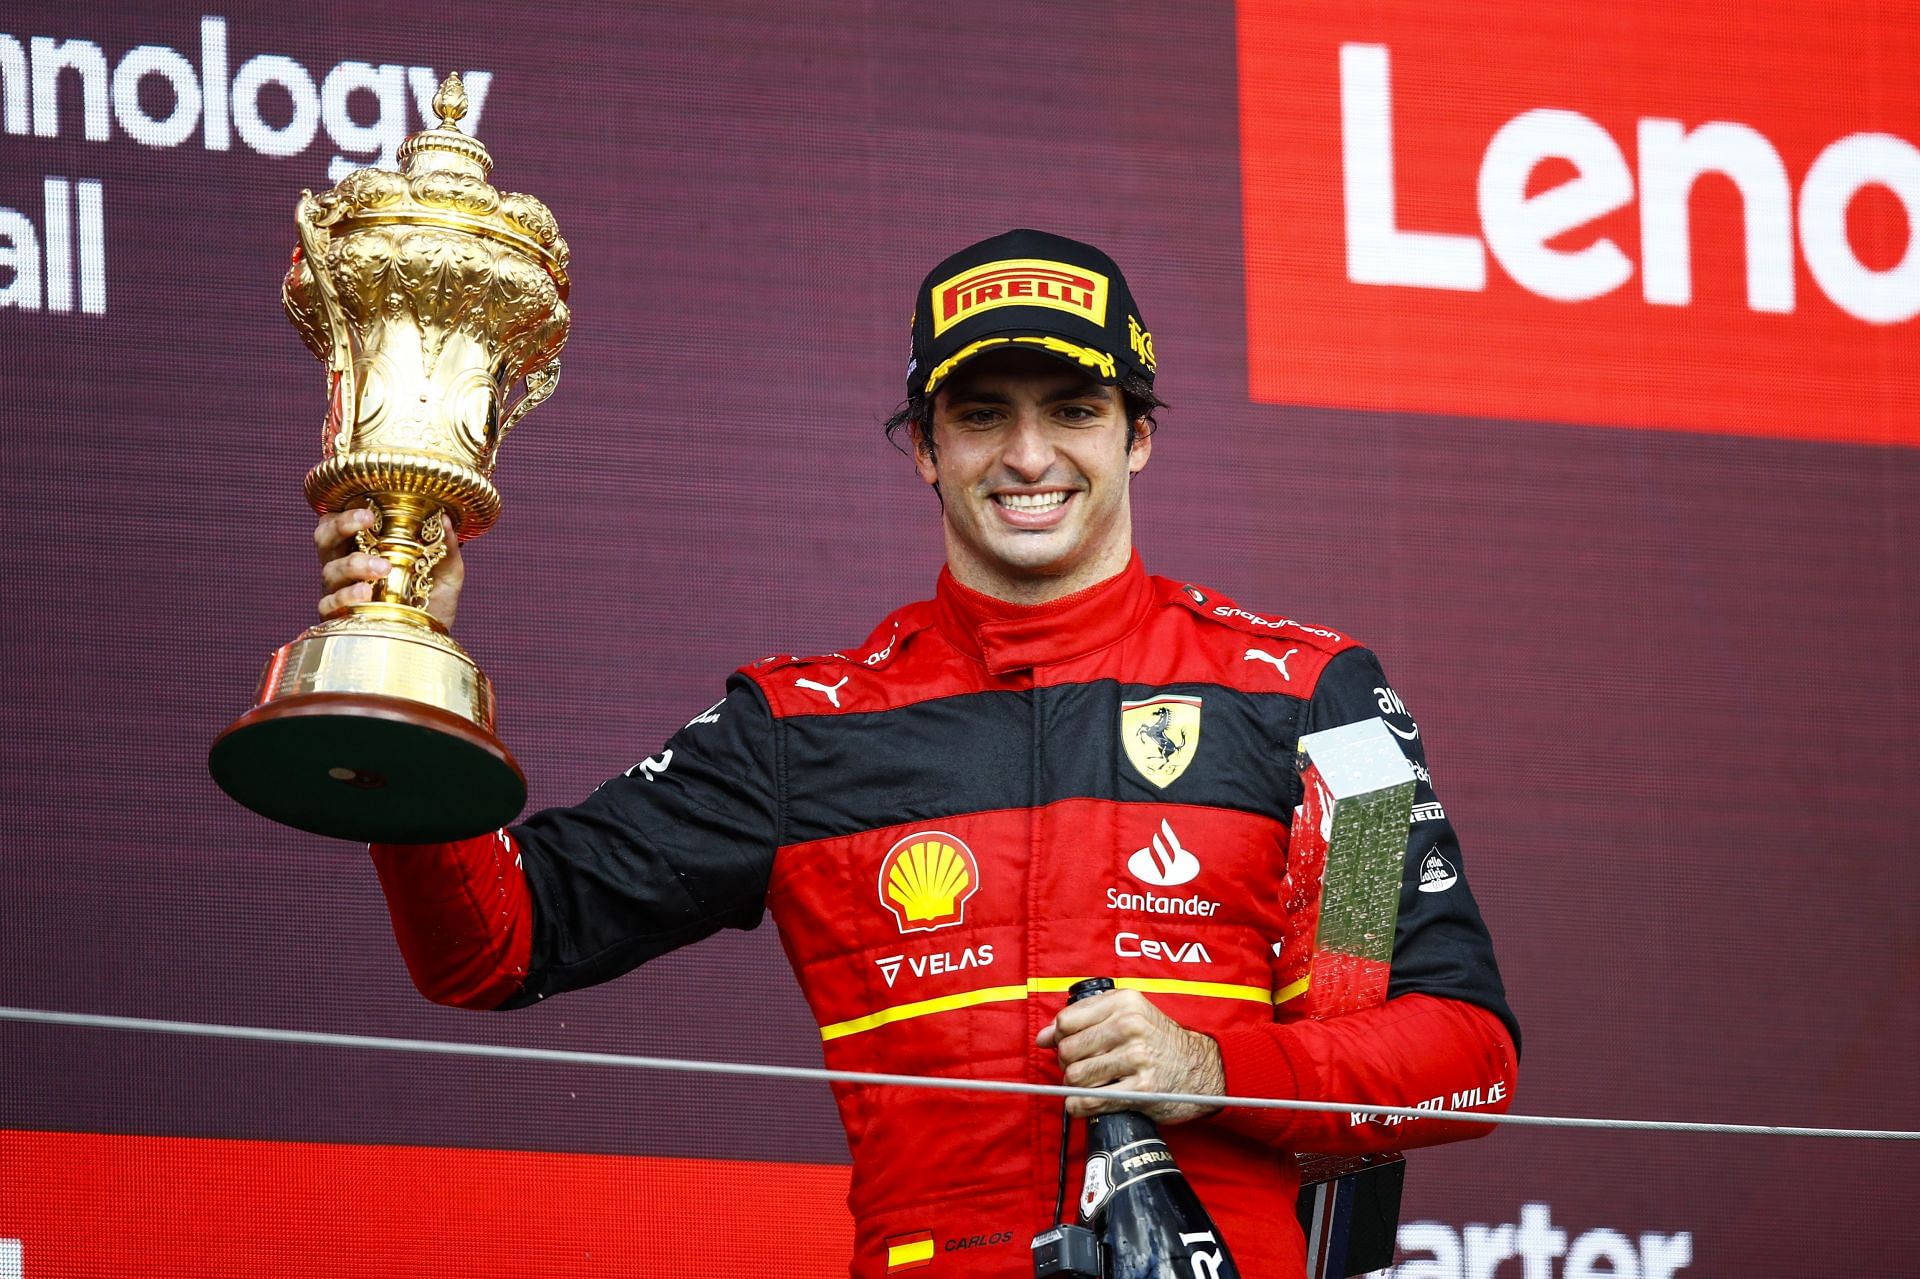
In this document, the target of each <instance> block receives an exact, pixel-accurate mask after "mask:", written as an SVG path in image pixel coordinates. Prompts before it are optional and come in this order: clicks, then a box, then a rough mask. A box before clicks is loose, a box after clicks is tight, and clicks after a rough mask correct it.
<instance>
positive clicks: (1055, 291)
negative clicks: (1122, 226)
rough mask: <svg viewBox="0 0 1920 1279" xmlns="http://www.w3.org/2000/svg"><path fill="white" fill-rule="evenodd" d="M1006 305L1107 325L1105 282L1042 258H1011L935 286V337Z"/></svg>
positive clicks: (1101, 277) (1093, 274)
mask: <svg viewBox="0 0 1920 1279" xmlns="http://www.w3.org/2000/svg"><path fill="white" fill-rule="evenodd" d="M1002 306H1045V307H1052V308H1053V309H1054V310H1056V311H1065V312H1066V313H1067V314H1069V315H1077V316H1080V317H1081V318H1082V319H1085V320H1089V321H1091V322H1092V323H1094V324H1098V325H1105V324H1106V322H1107V277H1106V276H1104V275H1102V274H1100V273H1099V272H1098V271H1088V270H1085V269H1084V268H1082V267H1077V266H1068V265H1067V264H1066V263H1064V262H1047V261H1043V260H1041V259H1039V258H1007V259H1005V260H1003V261H999V262H988V263H986V264H985V265H983V266H976V267H968V268H967V269H966V270H965V271H962V272H960V274H958V275H955V276H951V277H949V278H948V279H945V280H942V281H941V282H940V283H939V284H937V285H935V286H934V288H933V335H934V336H935V337H939V336H940V335H941V334H942V333H945V332H946V331H947V330H948V329H950V328H952V327H953V326H954V325H956V324H958V323H960V321H962V320H964V319H967V318H968V317H969V316H974V315H978V314H980V313H981V312H982V311H991V310H993V309H994V308H996V307H1002Z"/></svg>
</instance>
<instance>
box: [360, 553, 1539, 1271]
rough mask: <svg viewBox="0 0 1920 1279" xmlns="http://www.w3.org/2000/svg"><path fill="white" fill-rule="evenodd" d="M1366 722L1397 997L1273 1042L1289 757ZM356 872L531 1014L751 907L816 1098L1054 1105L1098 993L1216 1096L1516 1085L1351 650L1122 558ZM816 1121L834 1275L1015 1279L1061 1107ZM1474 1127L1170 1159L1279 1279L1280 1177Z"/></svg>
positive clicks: (919, 1108)
mask: <svg viewBox="0 0 1920 1279" xmlns="http://www.w3.org/2000/svg"><path fill="white" fill-rule="evenodd" d="M1376 715H1382V716H1383V717H1384V718H1385V719H1386V721H1387V723H1388V725H1389V727H1391V728H1392V729H1393V730H1394V732H1395V733H1396V735H1397V736H1399V737H1400V738H1401V739H1402V741H1403V743H1404V745H1405V749H1406V752H1407V754H1408V756H1409V758H1410V760H1411V762H1412V764H1413V766H1414V769H1415V774H1416V777H1418V778H1419V779H1420V781H1419V784H1418V786H1417V789H1416V796H1415V803H1416V805H1417V807H1416V810H1415V817H1416V821H1415V824H1414V826H1413V828H1412V835H1411V838H1410V844H1409V851H1408V856H1407V861H1406V874H1405V880H1404V883H1403V886H1402V892H1401V912H1400V920H1399V927H1398V934H1397V940H1396V949H1395V955H1394V960H1393V966H1392V972H1391V981H1390V986H1389V992H1388V993H1389V998H1388V1001H1387V1003H1386V1004H1385V1005H1384V1006H1382V1007H1380V1008H1377V1009H1373V1010H1369V1011H1367V1012H1363V1013H1358V1014H1353V1015H1350V1016H1346V1017H1339V1018H1333V1019H1329V1020H1326V1021H1308V1020H1305V1019H1302V1018H1300V1017H1298V1016H1297V1015H1290V1013H1289V1003H1290V1002H1291V1001H1292V999H1293V998H1294V997H1296V996H1297V995H1298V994H1299V993H1300V990H1301V988H1302V980H1301V979H1302V977H1303V974H1304V971H1305V968H1304V964H1305V960H1306V951H1307V941H1308V939H1306V938H1303V937H1300V936H1298V935H1297V929H1296V928H1295V926H1294V924H1295V921H1294V918H1293V916H1292V915H1290V913H1289V911H1288V909H1287V907H1286V905H1285V903H1286V902H1287V901H1288V899H1289V898H1290V896H1292V895H1293V890H1294V887H1295V886H1294V885H1291V884H1290V883H1289V881H1288V824H1289V820H1290V818H1291V816H1292V814H1293V810H1294V808H1295V806H1296V805H1297V804H1298V803H1299V802H1300V798H1301V793H1300V792H1301V782H1300V778H1299V775H1298V773H1297V771H1296V768H1295V748H1296V742H1297V740H1298V738H1299V737H1300V736H1301V735H1302V734H1303V733H1306V732H1311V731H1313V730H1315V729H1319V728H1328V727H1333V726H1335V725H1337V724H1342V723H1349V722H1352V721H1355V720H1359V719H1366V718H1371V717H1373V716H1376ZM373 855H374V858H375V862H376V865H377V866H378V868H379V871H380V874H381V878H382V881H383V884H384V885H385V887H386V890H387V896H388V900H389V904H390V908H391V910H392V913H393V917H394V923H395V930H396V933H397V935H398V937H399V940H400V943H401V948H402V950H403V952H404V954H405V955H406V958H407V962H408V965H409V968H410V970H411V971H412V973H413V976H414V980H415V982H416V983H417V984H418V985H419V986H420V988H421V990H422V991H423V992H425V993H426V994H427V995H428V996H429V997H431V998H434V999H437V1000H440V1001H442V1002H446V1003H454V1004H462V1005H466V1006H470V1007H514V1006H520V1005H524V1004H528V1003H531V1002H533V1001H535V1000H538V999H542V998H545V997H547V996H549V995H553V994H557V993H559V992H561V991H565V990H570V989H575V988H578V987H581V986H586V985H590V984H592V983H595V982H601V981H606V980H608V979H609V978H612V977H615V976H618V975H620V974H621V973H624V972H626V971H628V970H629V969H631V968H633V967H634V966H636V965H637V964H640V963H642V962H644V961H645V960H647V959H648V958H651V957H652V956H655V955H658V954H661V953H663V952H665V951H668V950H670V949H673V948H675V947H678V946H681V945H685V944H686V943H688V942H692V941H695V940H697V939H699V938H701V937H704V936H707V935H709V934H711V933H714V932H716V931H718V930H719V929H721V928H723V927H735V928H752V927H754V926H755V925H756V924H757V923H758V922H759V920H760V918H761V917H762V915H763V913H766V912H771V913H772V915H773V918H774V920H775V921H776V923H777V924H778V925H779V929H780V936H781V940H782V943H783V944H784V946H785V948H786V951H787V955H788V957H789V958H790V960H791V962H792V964H793V968H794V971H795V973H796V974H797V975H798V977H799V981H800V986H801V989H802V990H803V991H804V993H805V995H806V998H807V1001H808V1003H809V1004H810V1006H811V1008H812V1010H813V1013H814V1015H815V1017H816V1019H817V1020H818V1022H819V1024H820V1034H821V1038H822V1040H823V1041H824V1051H825V1057H826V1062H827V1064H828V1065H829V1066H831V1067H837V1068H842V1069H848V1070H870V1071H890V1072H897V1073H910V1074H925V1075H948V1076H970V1077H978V1078H992V1079H1016V1080H1030V1081H1035V1082H1047V1083H1057V1082H1058V1081H1059V1079H1060V1071H1059V1067H1058V1063H1057V1061H1056V1059H1055V1057H1054V1054H1053V1053H1052V1052H1051V1051H1042V1050H1040V1049H1038V1048H1037V1047H1035V1045H1034V1037H1035V1035H1036V1034H1037V1033H1038V1032H1039V1030H1040V1029H1041V1027H1042V1026H1045V1025H1046V1024H1048V1023H1049V1022H1050V1021H1051V1020H1052V1018H1053V1017H1054V1015H1055V1014H1056V1013H1057V1012H1058V1011H1059V1009H1060V1007H1061V1005H1062V1003H1063V1001H1064V999H1065V994H1064V992H1065V990H1066V988H1067V986H1068V985H1069V984H1071V983H1072V982H1074V981H1075V980H1078V979H1079V978H1082V977H1087V976H1111V977H1114V978H1116V979H1117V980H1118V982H1119V984H1120V985H1122V986H1126V987H1132V988H1135V989H1139V990H1142V991H1144V992H1146V993H1147V995H1148V997H1149V998H1150V999H1151V1000H1152V1001H1153V1002H1154V1003H1155V1004H1156V1005H1157V1006H1158V1007H1159V1008H1160V1009H1161V1010H1162V1011H1163V1012H1165V1013H1167V1014H1168V1015H1169V1016H1171V1017H1172V1018H1173V1019H1174V1020H1176V1021H1178V1022H1180V1023H1181V1024H1182V1025H1184V1026H1187V1027H1188V1028H1190V1029H1193V1030H1198V1031H1201V1032H1204V1033H1206V1034H1208V1035H1210V1036H1212V1037H1213V1038H1214V1039H1215V1040H1216V1041H1217V1042H1218V1044H1219V1046H1220V1052H1221V1057H1222V1061H1223V1063H1224V1065H1225V1069H1226V1079H1227V1088H1228V1091H1229V1092H1230V1093H1235V1094H1241V1095H1266V1096H1277V1097H1297V1098H1304V1099H1310V1100H1340V1101H1355V1102H1374V1103H1380V1104H1387V1105H1401V1106H1413V1105H1420V1104H1423V1103H1424V1104H1425V1105H1426V1106H1427V1107H1428V1108H1436V1107H1435V1103H1436V1102H1438V1103H1440V1105H1443V1106H1446V1107H1448V1108H1454V1107H1455V1105H1456V1104H1458V1105H1459V1106H1462V1107H1473V1106H1481V1107H1484V1108H1486V1109H1489V1110H1504V1109H1505V1108H1506V1105H1507V1101H1508V1099H1509V1098H1510V1097H1511V1095H1512V1091H1513V1083H1514V1072H1515V1063H1516V1057H1517V1051H1516V1035H1517V1030H1516V1028H1515V1026H1514V1021H1513V1016H1512V1013H1511V1012H1510V1011H1509V1010H1508V1008H1507V1004H1506V999H1505V994H1504V991H1503V988H1502V985H1501V981H1500V977H1499V973H1498V971H1497V969H1496V967H1495V964H1494V958H1493V951H1492V945H1491V942H1490V940H1489V938H1488V936H1487V931H1486V928H1485V926H1484V924H1483V923H1482V921H1481V918H1480V913H1479V910H1478V908H1477V907H1476V906H1475V904H1474V901H1473V898H1472V896H1471V894H1470V893H1469V891H1468V889H1467V884H1466V880H1465V874H1464V867H1463V866H1462V865H1461V861H1460V854H1459V849H1458V846H1457V843H1456V842H1455V840H1454V838H1453V833H1452V828H1451V826H1450V825H1449V824H1448V822H1447V820H1446V817H1445V815H1444V812H1443V811H1442V810H1441V808H1440V805H1439V802H1438V800H1437V799H1436V798H1435V796H1434V794H1433V790H1432V785H1431V780H1430V778H1428V777H1427V774H1426V768H1425V757H1424V753H1423V751H1422V749H1421V743H1420V739H1419V728H1418V725H1417V724H1416V723H1415V722H1414V720H1413V719H1412V718H1411V716H1409V715H1407V714H1406V712H1405V707H1404V705H1403V704H1402V703H1401V702H1400V701H1399V700H1398V698H1397V697H1396V696H1395V695H1394V694H1393V693H1392V691H1391V689H1390V687H1389V685H1388V684H1387V681H1386V679H1385V677H1384V675H1383V674H1382V673H1381V670H1380V667H1379V664H1378V663H1377V662H1376V660H1375V659H1374V657H1373V655H1372V654H1371V653H1370V652H1368V651H1367V650H1366V649H1364V648H1362V647H1360V646H1359V645H1358V644H1357V643H1356V642H1355V641H1353V640H1351V639H1349V638H1347V637H1345V636H1342V635H1339V634H1336V633H1335V632H1333V631H1330V630H1326V629H1324V628H1320V627H1313V626H1307V625H1304V624H1301V623H1297V622H1294V621H1291V620H1285V619H1280V618H1272V617H1265V616H1260V615H1256V614H1254V613H1251V612H1248V611H1246V610H1244V609H1241V608H1239V607H1238V606H1237V605H1235V604H1234V603H1233V602H1232V601H1231V600H1228V599H1225V598H1223V597H1221V596H1219V595H1216V594H1214V593H1213V592H1211V591H1207V590H1204V589H1200V588H1196V587H1193V586H1187V585H1181V584H1178V583H1175V582H1171V581H1168V580H1165V579H1161V578H1154V577H1149V576H1148V575H1147V574H1146V573H1145V572H1144V570H1143V569H1142V568H1141V567H1140V563H1139V560H1138V557H1135V559H1134V560H1133V562H1132V563H1131V564H1130V565H1129V567H1128V568H1127V570H1126V571H1125V572H1124V573H1122V574H1121V575H1119V576H1118V577H1115V578H1112V579H1109V580H1108V581H1106V582H1102V583H1100V584H1098V585H1096V586H1094V587H1092V588H1090V589H1088V590H1086V591H1083V592H1080V593H1079V594H1077V595H1073V596H1070V597H1068V598H1065V599H1062V600H1058V601H1055V602H1053V603H1050V604H1046V605H1042V606H1039V607H1019V606H1015V605H1010V604H1007V603H1004V602H1002V601H998V600H994V599H990V598H988V597H986V596H983V595H980V594H978V593H976V592H973V591H971V590H968V589H967V588H965V587H963V586H961V585H960V584H959V583H958V582H956V581H954V580H953V578H952V577H951V576H950V575H948V574H945V573H942V575H941V579H940V583H939V588H938V591H937V593H936V595H935V598H934V599H932V600H929V601H924V602H921V603H916V604H910V605H908V606H906V607H905V608H902V609H900V610H898V611H897V612H895V613H894V614H893V615H892V616H890V617H889V618H887V619H886V620H885V621H884V622H883V623H882V624H881V625H880V626H879V628H878V629H877V630H875V632H874V633H873V635H872V636H871V638H869V640H868V641H867V643H866V644H865V645H864V646H862V647H861V648H859V649H856V650H854V651H852V652H849V653H844V654H841V653H835V654H829V655H827V656H823V657H811V658H789V657H782V658H769V659H766V660H764V661H761V662H758V663H755V664H754V665H753V666H750V667H747V668H745V669H743V670H742V671H740V672H739V673H738V674H736V675H735V676H734V678H733V679H732V680H731V681H730V682H729V684H728V688H727V694H726V697H725V698H724V699H722V700H721V701H720V702H718V703H717V704H715V705H714V706H713V707H711V708H710V709H708V710H707V711H704V712H702V713H701V714H700V715H698V716H696V717H695V718H694V720H693V721H692V722H691V723H689V724H688V725H687V726H686V727H685V728H684V729H682V730H681V731H680V732H679V733H677V734H675V735H674V736H673V738H672V739H671V740H670V741H669V742H668V743H667V745H666V747H665V748H664V749H663V750H662V751H661V752H660V753H659V754H658V755H656V756H653V757H651V758H649V759H647V760H645V761H643V762H642V763H640V764H637V765H635V766H634V768H633V769H632V770H631V771H630V772H628V773H627V774H625V775H623V776H620V777H616V778H614V779H612V780H611V781H609V782H608V783H606V784H605V785H604V786H602V787H601V788H600V789H599V790H597V791H595V792H594V794H593V795H592V796H590V797H589V798H588V799H587V800H586V801H584V802H583V803H581V804H579V805H577V806H575V807H572V808H566V809H554V810H549V811H546V812H542V813H539V814H536V815H535V816H533V817H531V818H529V819H528V820H527V821H526V822H525V823H523V824H521V825H519V826H517V827H513V828H511V829H510V830H509V831H506V832H502V833H501V834H500V835H499V836H497V837H485V838H482V839H477V840H468V841H465V842H463V843H459V844H448V845H430V846H426V847H424V848H421V847H382V846H375V848H374V849H373ZM1423 872H1424V874H1423ZM835 1093H836V1097H837V1100H838V1102H839V1107H840V1114H841V1118H842V1120H843V1122H844V1123H845V1125H846V1130H847V1139H848V1142H849V1144H850V1146H851V1148H852V1153H853V1180H852V1188H851V1191H850V1193H849V1204H850V1207H851V1208H852V1211H853V1216H854V1220H855V1225H856V1237H855V1242H854V1257H853V1268H852V1272H853V1275H854V1276H855V1279H878V1277H879V1276H884V1275H887V1274H888V1273H890V1272H891V1271H904V1270H907V1269H924V1270H926V1271H927V1272H928V1273H929V1274H930V1275H932V1276H935V1277H936V1279H937V1277H938V1276H942V1275H945V1276H988V1275H992V1276H1018V1275H1025V1274H1029V1273H1031V1271H1030V1265H1031V1263H1030V1261H1029V1259H1028V1252H1027V1243H1028V1241H1029V1240H1030V1239H1031V1237H1032V1236H1033V1235H1034V1234H1035V1233H1036V1232H1037V1231H1039V1230H1041V1229H1043V1228H1045V1227H1046V1226H1048V1225H1050V1224H1052V1223H1051V1214H1052V1212H1053V1206H1054V1196H1055V1189H1056V1178H1057V1168H1058V1163H1057V1161H1058V1158H1059V1145H1058V1142H1059V1133H1060V1103H1059V1102H1058V1101H1057V1100H1053V1099H1046V1098H1030V1099H1027V1098H1012V1097H1007V1096H1004V1095H995V1094H984V1093H967V1092H954V1091H945V1090H934V1089H913V1088H901V1087H867V1086H859V1087H855V1086H845V1085H842V1086H837V1087H836V1089H835ZM1076 1127H1077V1126H1076ZM1485 1131H1487V1126H1486V1125H1471V1124H1461V1123H1446V1122H1439V1121H1432V1120H1420V1121H1412V1122H1408V1123H1404V1124H1401V1123H1388V1122H1382V1121H1379V1120H1356V1119H1355V1118H1354V1117H1353V1116H1351V1115H1349V1114H1345V1113H1342V1114H1337V1115H1329V1114H1309V1113H1294V1112H1280V1111H1264V1110H1263V1111H1247V1110H1226V1111H1223V1112H1220V1113H1218V1114H1216V1115H1213V1116H1211V1117H1208V1118H1203V1119H1200V1120H1196V1121H1193V1122H1189V1123H1185V1124H1179V1125H1173V1126H1169V1127H1168V1128H1167V1129H1166V1130H1165V1136H1166V1139H1167V1142H1168V1145H1169V1146H1170V1148H1171V1149H1172V1151H1173V1154H1174V1156H1175V1158H1176V1159H1177V1160H1178V1161H1179V1163H1180V1166H1181V1167H1182V1168H1183V1169H1184V1170H1185V1171H1186V1172H1187V1174H1188V1176H1189V1178H1190V1179H1191V1180H1192V1182H1193V1184H1194V1186H1195V1188H1196V1189H1197V1190H1198V1191H1199V1193H1200V1196H1201V1198H1202V1200H1203V1201H1204V1202H1205V1203H1206V1205H1207V1207H1208V1209H1209V1210H1210V1211H1211V1213H1212V1214H1213V1216H1214V1219H1215V1221H1216V1223H1217V1224H1218V1226H1219V1227H1220V1230H1221V1233H1222V1235H1223V1237H1224V1238H1225V1239H1226V1240H1227V1242H1228V1245H1229V1246H1230V1247H1231V1248H1232V1250H1233V1252H1234V1255H1235V1257H1236V1259H1237V1260H1238V1261H1239V1263H1240V1267H1241V1272H1242V1273H1243V1274H1246V1275H1249V1276H1255V1277H1258V1279H1284V1277H1290V1276H1295V1275H1299V1274H1300V1273H1301V1272H1302V1266H1303V1245H1302V1240H1301V1235H1300V1231H1299V1229H1298V1227H1297V1225H1296V1224H1295V1217H1294V1200H1295V1196H1296V1192H1297V1180H1298V1179H1297V1174H1296V1172H1295V1167H1294V1162H1293V1160H1292V1158H1291V1156H1290V1154H1289V1153H1288V1152H1290V1151H1293V1150H1313V1151H1328V1152H1367V1151H1382V1150H1391V1149H1396V1148H1405V1147H1408V1146H1415V1145H1423V1144H1431V1143H1434V1142H1439V1141H1448V1140H1455V1139H1458V1138H1460V1137H1465V1136H1477V1135H1480V1134H1481V1133H1483V1132H1485ZM1069 1201H1071V1190H1070V1192H1069Z"/></svg>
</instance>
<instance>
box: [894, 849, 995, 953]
mask: <svg viewBox="0 0 1920 1279" xmlns="http://www.w3.org/2000/svg"><path fill="white" fill-rule="evenodd" d="M979 889H980V863H979V862H978V861H976V860H975V859H974V856H973V850H972V849H970V848H968V847H967V845H966V843H965V842H964V841H963V840H961V839H960V838H959V837H958V836H956V835H949V834H947V833H946V832H944V831H937V830H924V831H918V832H916V833H914V834H912V835H908V836H907V837H906V838H905V839H903V840H901V841H900V842H899V843H897V844H895V845H894V846H893V847H892V848H891V849H889V850H888V852H887V855H886V858H885V859H884V860H883V861H882V862H881V863H880V904H881V905H882V906H885V907H886V908H887V909H888V910H890V911H892V912H893V918H894V922H895V923H897V924H898V925H899V926H900V931H901V932H903V933H930V932H932V931H933V930H934V929H936V928H948V927H951V926H952V925H954V924H958V923H963V922H964V921H965V919H966V912H967V899H968V898H969V897H971V896H973V895H974V893H976V892H978V891H979Z"/></svg>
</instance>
